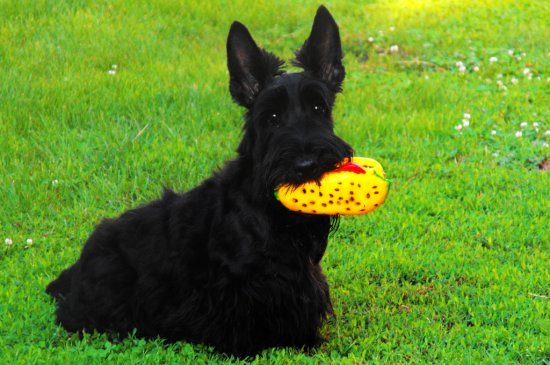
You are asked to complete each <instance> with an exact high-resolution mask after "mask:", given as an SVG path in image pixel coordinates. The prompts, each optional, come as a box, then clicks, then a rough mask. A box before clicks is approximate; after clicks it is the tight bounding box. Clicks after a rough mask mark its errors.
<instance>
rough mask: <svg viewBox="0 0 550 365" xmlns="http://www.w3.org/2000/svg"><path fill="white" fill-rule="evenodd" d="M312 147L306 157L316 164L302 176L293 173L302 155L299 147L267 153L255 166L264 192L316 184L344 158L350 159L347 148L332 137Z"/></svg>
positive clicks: (275, 149) (350, 151)
mask: <svg viewBox="0 0 550 365" xmlns="http://www.w3.org/2000/svg"><path fill="white" fill-rule="evenodd" d="M312 146H313V147H312V148H310V149H309V151H308V152H309V153H308V155H311V156H314V158H315V162H316V163H315V167H313V168H311V169H309V170H308V171H307V172H306V173H304V172H300V173H299V172H297V171H296V169H295V163H296V159H297V157H300V156H301V155H302V154H303V148H302V146H300V145H298V144H284V145H278V146H277V147H276V148H272V149H269V150H268V152H267V153H266V154H265V155H264V156H265V157H264V159H263V160H262V161H261V163H260V166H259V169H260V171H261V172H262V173H261V175H262V177H261V178H262V180H263V181H264V182H265V188H266V189H267V190H268V191H273V190H275V189H277V188H278V187H280V186H284V185H286V186H291V187H296V186H298V185H301V184H303V183H305V182H311V181H314V182H317V183H319V182H320V179H321V177H322V176H323V174H324V173H326V172H328V171H330V170H333V169H335V168H336V167H337V166H338V164H340V163H341V162H342V161H343V160H344V159H345V158H350V157H351V156H352V155H353V150H352V149H351V147H350V146H349V145H348V144H346V143H345V142H343V141H342V140H340V139H339V138H338V137H336V136H333V138H324V139H323V141H322V143H317V144H312Z"/></svg>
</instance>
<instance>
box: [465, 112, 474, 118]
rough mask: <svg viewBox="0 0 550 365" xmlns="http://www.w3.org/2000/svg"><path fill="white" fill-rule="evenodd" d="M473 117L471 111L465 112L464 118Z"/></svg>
mask: <svg viewBox="0 0 550 365" xmlns="http://www.w3.org/2000/svg"><path fill="white" fill-rule="evenodd" d="M471 117H472V116H471V114H470V113H464V119H470V118H471Z"/></svg>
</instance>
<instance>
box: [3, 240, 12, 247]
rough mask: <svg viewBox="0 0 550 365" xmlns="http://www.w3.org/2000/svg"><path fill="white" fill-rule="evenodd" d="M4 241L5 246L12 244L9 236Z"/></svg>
mask: <svg viewBox="0 0 550 365" xmlns="http://www.w3.org/2000/svg"><path fill="white" fill-rule="evenodd" d="M4 242H5V243H6V245H7V246H11V245H13V241H12V240H11V238H6V240H5V241H4Z"/></svg>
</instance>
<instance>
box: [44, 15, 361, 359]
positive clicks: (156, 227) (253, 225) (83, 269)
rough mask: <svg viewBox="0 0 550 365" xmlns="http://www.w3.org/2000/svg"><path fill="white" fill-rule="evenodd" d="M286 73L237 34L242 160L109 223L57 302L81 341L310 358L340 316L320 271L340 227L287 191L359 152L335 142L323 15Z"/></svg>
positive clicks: (233, 57)
mask: <svg viewBox="0 0 550 365" xmlns="http://www.w3.org/2000/svg"><path fill="white" fill-rule="evenodd" d="M293 64H294V65H295V66H298V67H299V68H301V69H302V70H303V71H302V72H299V73H287V72H285V71H284V70H283V69H282V66H283V62H282V61H281V60H280V59H279V58H278V57H276V56H275V55H273V54H272V53H269V52H267V51H265V50H263V49H261V48H259V47H258V46H257V45H256V43H255V42H254V40H253V39H252V37H251V35H250V33H249V32H248V30H247V28H246V27H245V26H244V25H243V24H241V23H238V22H234V23H233V24H232V25H231V29H230V31H229V36H228V39H227V65H228V69H229V75H230V81H229V90H230V93H231V96H232V97H233V99H234V101H235V102H236V103H237V104H239V105H241V106H243V107H244V108H245V118H244V119H245V122H244V127H243V138H242V141H241V142H240V144H239V146H238V148H237V154H238V155H237V157H236V158H235V159H234V160H231V161H229V162H227V163H226V164H225V166H224V167H223V168H221V169H220V170H219V171H217V172H215V173H214V174H213V176H212V177H210V178H208V179H206V180H205V181H204V182H202V183H201V184H200V185H199V186H197V187H196V188H194V189H192V190H190V191H188V192H186V193H182V194H179V193H175V192H173V191H170V190H165V192H164V194H163V196H162V197H161V198H160V199H158V200H155V201H153V202H151V203H149V204H147V205H143V206H141V207H138V208H136V209H132V210H129V211H127V212H125V213H123V214H122V215H121V216H120V217H118V218H116V219H104V220H103V221H102V222H101V223H99V224H98V226H97V227H96V229H95V231H94V232H93V233H92V235H91V236H90V238H89V239H88V241H87V242H86V244H85V245H84V248H83V250H82V253H81V256H80V257H79V259H78V260H77V261H76V262H75V263H74V264H73V265H72V266H70V267H69V268H67V269H66V270H65V271H63V272H62V273H61V274H60V275H59V277H58V278H57V279H55V280H54V281H53V282H51V283H50V284H49V285H48V287H47V289H46V291H47V293H48V294H50V295H51V296H53V297H54V298H55V300H56V301H57V312H56V315H57V323H59V324H61V325H62V326H63V327H64V328H65V329H66V330H67V331H71V332H82V331H84V332H93V331H98V332H103V333H107V334H110V335H112V336H115V337H117V338H123V337H125V336H127V335H128V334H130V333H134V334H135V336H138V337H144V338H156V337H160V338H162V339H164V340H166V341H169V342H172V341H188V342H191V343H203V344H207V345H210V346H213V347H214V348H215V349H216V350H217V351H220V352H223V353H226V354H232V355H236V356H239V357H246V356H249V355H254V354H256V353H258V352H260V351H261V350H262V349H265V348H269V347H298V348H310V347H313V346H315V345H317V344H319V343H320V342H321V341H322V336H321V335H320V327H321V324H322V322H323V320H324V319H325V318H326V317H327V316H329V315H331V314H332V305H331V301H330V296H329V287H328V284H327V282H326V279H325V277H324V275H323V273H322V271H321V266H320V262H321V259H322V257H323V254H324V253H325V249H326V246H327V239H328V236H329V233H330V231H331V229H333V228H334V226H335V220H337V217H330V216H325V215H305V214H301V213H297V212H292V211H289V210H287V209H286V208H284V207H283V206H282V205H281V204H280V202H278V201H277V199H276V198H275V196H274V191H275V190H276V189H277V187H278V186H280V185H282V184H290V185H298V184H301V183H303V182H306V181H312V180H313V181H315V180H319V178H320V177H321V175H322V174H323V173H324V172H326V171H328V170H331V169H333V168H335V167H336V166H337V165H338V164H339V162H341V161H342V160H344V159H345V158H349V157H351V156H352V153H353V151H352V148H351V147H350V146H349V145H348V144H347V143H346V142H344V141H343V140H342V139H340V138H339V137H337V136H336V135H335V134H334V132H333V121H332V107H333V104H334V101H335V97H336V94H337V93H338V92H340V91H341V85H342V81H343V80H344V75H345V70H344V67H343V65H342V49H341V44H340V35H339V30H338V26H337V24H336V22H335V21H334V19H333V18H332V16H331V14H330V13H329V12H328V10H327V9H326V8H325V7H323V6H321V7H320V8H319V9H318V10H317V13H316V16H315V20H314V22H313V27H312V30H311V33H310V35H309V37H308V39H307V40H306V41H305V43H304V44H303V46H302V47H301V48H300V49H299V50H298V51H297V52H296V58H295V60H294V61H293Z"/></svg>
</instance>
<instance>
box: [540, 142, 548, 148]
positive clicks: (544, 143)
mask: <svg viewBox="0 0 550 365" xmlns="http://www.w3.org/2000/svg"><path fill="white" fill-rule="evenodd" d="M548 146H550V145H549V144H548V142H542V147H546V148H548Z"/></svg>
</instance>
